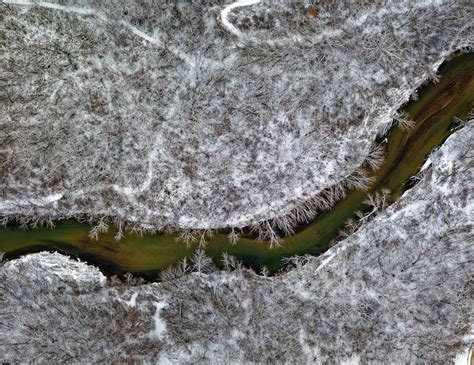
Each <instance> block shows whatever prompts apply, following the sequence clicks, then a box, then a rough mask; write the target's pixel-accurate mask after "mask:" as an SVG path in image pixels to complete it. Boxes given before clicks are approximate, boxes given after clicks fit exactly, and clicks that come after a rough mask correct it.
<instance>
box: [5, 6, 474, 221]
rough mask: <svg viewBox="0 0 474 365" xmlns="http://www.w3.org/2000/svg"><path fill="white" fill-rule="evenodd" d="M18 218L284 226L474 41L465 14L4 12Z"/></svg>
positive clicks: (9, 163)
mask: <svg viewBox="0 0 474 365" xmlns="http://www.w3.org/2000/svg"><path fill="white" fill-rule="evenodd" d="M0 13H1V14H2V16H1V18H0V19H1V22H2V31H1V38H0V39H1V40H0V47H1V49H2V59H1V60H0V82H1V83H2V95H1V99H0V103H1V104H0V107H1V109H2V110H1V112H0V116H1V117H0V123H1V130H0V141H1V150H0V161H1V164H0V166H1V167H0V169H1V170H0V186H1V191H2V199H1V201H0V213H1V214H3V215H9V216H10V215H40V216H41V215H55V216H57V217H61V216H64V215H76V214H83V213H85V214H88V215H95V216H102V215H107V216H117V217H120V218H121V219H125V220H129V221H135V222H139V223H141V224H146V225H147V227H154V228H162V227H164V226H173V227H180V228H216V227H223V226H243V225H247V224H250V223H254V222H257V221H260V220H265V219H269V218H271V217H274V216H278V215H284V214H285V213H287V212H288V211H289V210H291V209H292V208H294V207H295V206H297V205H298V204H300V203H301V202H302V201H304V200H306V199H308V198H310V197H311V196H313V195H315V194H317V193H318V192H319V191H320V190H321V189H323V188H325V187H327V186H329V185H332V184H334V183H336V182H338V181H339V180H341V179H342V178H344V177H345V176H347V175H348V174H350V172H351V171H352V170H353V169H354V168H355V167H356V166H358V165H359V164H360V163H361V162H362V160H363V159H364V158H365V156H366V155H367V153H368V151H369V149H370V145H371V142H372V140H373V138H374V136H375V134H376V133H377V132H380V131H381V130H383V129H384V128H385V127H386V126H387V124H388V123H390V120H391V116H392V115H393V112H394V111H395V110H396V109H397V108H398V107H399V105H400V104H402V103H403V102H405V101H406V100H407V98H408V97H409V95H410V94H411V92H412V91H413V89H414V88H415V87H416V86H418V85H419V84H420V83H421V82H422V81H423V80H424V79H426V78H427V77H428V75H430V74H431V72H432V70H433V69H434V68H436V66H437V65H439V63H440V62H441V61H442V60H443V59H444V58H445V57H446V56H447V55H448V54H449V53H451V52H452V51H453V49H455V48H458V47H460V46H462V45H466V44H467V43H466V42H467V41H466V40H467V39H468V38H469V37H471V39H472V32H470V28H468V27H467V25H468V24H469V21H470V19H471V17H470V15H472V6H471V5H469V4H467V3H463V2H456V3H454V2H446V3H444V2H442V1H436V2H429V1H424V2H412V1H404V2H398V1H397V2H393V3H388V4H386V3H384V4H383V5H366V6H359V5H355V4H351V5H350V6H349V5H345V4H343V2H337V4H334V5H323V4H321V5H318V16H317V17H314V16H310V15H309V13H308V12H307V10H306V7H305V4H303V3H299V2H294V1H286V0H280V1H260V2H259V1H249V0H248V1H238V2H235V3H233V2H220V1H213V2H194V1H193V2H191V1H190V2H186V1H182V2H177V3H176V4H170V3H169V2H158V3H157V2H147V1H140V2H138V1H131V0H121V1H115V2H114V3H113V4H112V3H110V2H102V1H95V0H85V1H72V0H69V1H61V2H36V1H23V0H21V1H20V0H4V1H3V2H2V3H0Z"/></svg>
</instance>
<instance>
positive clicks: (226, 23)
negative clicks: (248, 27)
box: [221, 0, 261, 36]
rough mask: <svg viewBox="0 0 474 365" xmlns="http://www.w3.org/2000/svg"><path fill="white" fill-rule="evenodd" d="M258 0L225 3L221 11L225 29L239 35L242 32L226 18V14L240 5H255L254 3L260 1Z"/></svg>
mask: <svg viewBox="0 0 474 365" xmlns="http://www.w3.org/2000/svg"><path fill="white" fill-rule="evenodd" d="M260 1H261V0H239V1H236V2H235V3H232V4H229V5H227V6H226V7H224V9H222V11H221V21H222V24H224V26H225V27H226V28H227V30H228V31H229V32H231V33H233V34H235V35H237V36H240V35H241V34H242V33H241V32H240V30H238V29H237V28H236V27H235V26H234V25H233V24H232V23H231V22H229V20H228V19H227V16H228V15H229V13H230V12H231V11H232V10H234V9H236V8H239V7H242V6H250V5H255V4H258V3H260Z"/></svg>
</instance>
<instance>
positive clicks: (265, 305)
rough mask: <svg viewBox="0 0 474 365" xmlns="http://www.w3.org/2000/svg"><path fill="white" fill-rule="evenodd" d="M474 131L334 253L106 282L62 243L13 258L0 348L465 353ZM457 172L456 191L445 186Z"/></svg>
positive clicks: (58, 355)
mask: <svg viewBox="0 0 474 365" xmlns="http://www.w3.org/2000/svg"><path fill="white" fill-rule="evenodd" d="M473 136H474V120H473V121H471V122H469V123H467V125H466V126H465V127H464V128H463V129H462V130H459V131H457V132H454V133H453V134H452V135H451V136H450V137H449V138H448V139H447V141H446V142H445V144H444V145H443V146H441V148H440V149H438V150H437V151H436V152H435V153H433V154H432V155H431V157H430V159H431V162H432V164H431V167H430V173H426V174H424V176H422V177H421V179H420V181H419V182H418V183H417V184H416V185H415V186H414V187H413V188H412V189H410V190H408V191H407V192H406V193H405V194H404V195H403V196H402V197H401V198H400V199H399V200H398V201H397V202H396V203H394V204H393V205H391V206H390V207H388V208H387V209H386V210H384V211H382V212H380V213H379V215H378V216H376V217H375V218H374V219H372V220H370V221H369V222H368V223H365V224H363V225H362V226H361V227H360V228H359V230H358V231H357V232H356V233H354V234H353V235H351V236H349V237H348V238H347V239H345V240H343V241H341V242H339V243H338V244H337V245H336V246H334V247H333V248H331V250H329V251H328V252H327V253H326V254H324V255H323V256H322V257H319V258H311V259H309V260H306V261H307V263H306V264H304V265H299V266H297V267H296V268H295V269H293V270H291V271H289V272H287V273H282V274H280V275H277V276H274V277H265V278H264V277H259V276H257V275H256V274H255V273H252V272H250V271H246V270H243V269H237V270H236V271H232V272H214V273H210V274H207V275H184V276H182V277H179V278H176V279H172V280H170V281H165V282H162V283H153V284H144V285H139V286H136V285H135V286H133V287H127V286H126V285H125V284H122V285H118V286H108V284H107V283H106V282H105V281H104V280H100V277H101V274H100V275H99V274H98V270H97V269H96V268H94V267H93V266H88V265H85V264H84V263H81V262H76V261H74V260H71V259H69V258H67V257H66V256H63V255H59V254H50V253H40V254H34V255H29V256H26V257H22V258H20V259H17V260H13V261H8V262H6V263H5V264H4V265H3V266H1V267H0V290H2V295H0V317H1V318H2V321H0V338H3V339H5V340H4V343H3V345H4V346H3V348H2V352H0V360H1V361H4V362H9V363H22V362H24V361H25V359H29V358H35V359H37V361H38V362H45V363H51V362H67V361H71V358H72V359H73V360H76V359H77V360H80V361H82V362H100V363H109V362H114V361H115V362H125V360H127V361H129V362H130V361H135V362H140V363H143V362H145V363H166V364H167V363H229V362H234V363H279V362H284V363H338V364H357V363H379V362H383V363H412V362H416V360H415V359H418V358H419V356H423V361H424V362H426V363H451V362H452V361H454V360H455V361H456V363H457V364H460V365H461V364H467V358H468V350H467V349H468V348H469V346H470V344H471V343H472V334H471V333H470V332H472V330H471V331H470V329H469V326H470V325H471V323H470V318H472V308H471V307H470V306H469V301H470V297H469V292H468V288H469V285H470V282H471V280H472V269H471V268H470V266H469V263H470V261H472V254H473V252H472V247H470V244H471V240H470V238H471V237H470V236H471V232H472V229H471V225H472V216H470V209H471V207H472V204H469V203H468V202H469V201H472V191H471V190H472V189H470V183H471V182H472V175H473V171H472V170H473V167H472V164H470V160H469V155H468V151H470V148H471V141H472V138H473ZM446 179H447V180H449V184H450V186H451V189H450V190H449V191H447V190H446V189H444V187H443V186H441V187H439V186H438V185H437V184H438V182H439V183H442V184H444V183H445V180H446ZM427 202H428V203H427ZM87 277H90V278H92V279H91V280H90V283H91V284H92V285H91V284H88V280H86V278H87ZM94 278H95V279H94ZM48 281H49V282H48ZM77 283H80V284H79V285H77ZM94 283H96V284H97V283H102V284H101V285H96V284H94ZM72 288H74V290H73V289H72ZM78 293H79V294H78ZM121 298H127V300H123V299H121ZM138 298H140V299H139V302H138ZM164 308H166V315H163V314H164V313H163V309H164ZM466 330H467V331H468V334H467V335H466ZM36 331H37V332H36ZM38 333H40V335H39V336H38ZM99 334H100V336H99ZM249 339H250V340H249ZM157 340H158V341H160V342H159V344H157V343H156V341H157ZM104 349H106V350H104ZM122 353H126V355H127V358H126V359H123V358H120V359H117V356H118V355H117V354H122ZM68 359H69V360H68Z"/></svg>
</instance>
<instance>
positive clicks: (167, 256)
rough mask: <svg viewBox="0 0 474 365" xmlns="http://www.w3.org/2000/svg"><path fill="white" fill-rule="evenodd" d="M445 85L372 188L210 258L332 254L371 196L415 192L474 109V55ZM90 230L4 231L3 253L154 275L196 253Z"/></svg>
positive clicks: (399, 140)
mask: <svg viewBox="0 0 474 365" xmlns="http://www.w3.org/2000/svg"><path fill="white" fill-rule="evenodd" d="M439 73H440V74H441V79H440V82H439V83H437V84H430V85H427V86H424V87H423V88H422V89H421V90H420V91H421V92H420V97H419V99H418V100H417V101H416V102H410V103H408V104H407V105H406V106H405V107H404V108H403V109H404V111H405V112H406V113H407V114H408V115H409V116H410V117H411V119H413V120H414V121H415V122H416V124H415V127H414V128H412V129H410V130H408V131H403V130H401V129H399V128H396V127H394V128H392V130H391V131H390V132H389V133H388V135H387V136H386V137H387V143H386V145H385V150H386V155H385V160H384V163H383V164H382V166H381V167H380V168H379V169H378V170H377V171H376V172H375V173H371V176H372V177H373V178H374V182H373V183H372V184H371V186H370V188H369V189H368V191H361V190H351V191H349V192H348V193H347V196H346V197H345V198H344V199H342V200H340V201H339V202H338V203H336V204H335V206H334V207H333V208H331V209H330V210H329V211H327V212H323V213H322V214H320V215H319V216H318V217H317V218H316V219H315V220H314V221H313V222H311V223H310V224H308V225H307V226H305V227H302V228H301V229H300V230H299V231H298V232H297V233H296V234H294V235H293V236H290V237H286V238H284V243H283V244H282V246H281V247H279V248H274V249H269V248H268V244H267V243H265V242H260V241H256V240H255V239H253V238H251V237H242V238H241V239H240V241H239V243H238V244H237V245H235V246H231V245H230V244H229V243H228V240H227V235H226V234H224V233H217V234H215V235H214V236H213V238H211V239H209V243H208V244H207V247H206V253H207V254H208V255H209V256H211V257H212V258H213V259H214V261H215V263H217V264H218V263H219V262H220V260H221V256H222V253H224V252H227V253H228V254H230V255H233V256H235V257H236V258H237V259H239V260H240V261H242V262H243V263H244V265H245V266H248V267H252V268H254V269H257V270H259V269H261V268H262V267H263V266H266V267H267V268H268V269H269V270H270V272H275V271H277V270H279V269H280V268H282V267H283V265H284V264H283V261H282V259H283V258H285V257H290V256H293V255H303V254H312V255H318V254H321V253H322V252H324V251H325V250H327V249H328V248H329V247H330V245H331V244H332V243H333V242H334V241H335V240H336V239H337V238H338V236H339V232H340V231H341V230H342V229H343V228H344V225H345V223H346V222H347V220H348V219H350V218H354V217H355V212H356V211H357V210H364V209H366V205H365V204H364V200H365V199H366V198H367V195H368V194H373V193H374V192H377V191H380V190H382V189H389V190H390V191H391V195H390V196H389V198H388V201H389V203H392V202H394V201H395V200H396V199H397V198H398V197H399V196H400V195H401V194H402V193H403V192H404V191H405V190H406V189H408V188H409V187H410V178H411V177H412V176H414V175H416V174H417V172H418V171H419V170H420V168H421V166H422V165H423V163H424V161H425V159H426V157H427V156H428V155H429V154H430V152H431V151H432V150H433V148H435V147H437V146H439V145H440V144H442V143H443V141H444V140H445V139H446V138H447V137H448V136H449V135H450V133H451V132H452V130H453V127H454V124H453V119H454V118H455V117H458V118H461V119H464V118H466V117H467V115H468V113H469V110H470V109H471V108H472V106H473V105H474V54H473V53H470V54H462V55H459V56H456V57H454V58H453V59H451V60H450V61H448V62H445V63H444V64H443V65H442V66H441V68H440V70H439ZM89 229H90V226H89V225H87V224H83V223H78V222H76V221H63V222H60V223H58V224H57V226H56V228H54V229H53V230H50V229H47V228H37V229H32V230H22V229H20V228H17V227H13V226H12V227H6V228H1V229H0V252H5V253H6V258H14V257H17V256H19V255H22V254H26V253H31V252H37V251H42V250H55V251H59V252H62V253H66V254H70V255H72V256H78V257H80V258H82V259H85V260H86V261H89V262H91V263H94V264H96V265H98V266H99V267H101V268H102V269H103V270H104V271H106V272H109V273H124V272H132V273H135V274H140V275H142V276H145V277H149V278H153V277H155V276H156V274H157V273H158V272H159V271H160V270H162V269H163V268H166V267H168V266H170V265H172V264H175V263H176V262H177V261H178V260H181V259H182V258H184V257H185V256H191V255H192V253H193V251H194V250H195V249H196V248H197V246H196V245H194V246H191V247H186V246H185V245H184V244H182V243H177V242H176V235H147V236H144V237H137V236H134V235H126V236H125V238H123V239H122V240H120V241H118V242H117V241H115V239H114V238H113V237H114V234H115V232H114V230H113V229H110V230H109V232H108V233H106V234H102V235H100V236H99V239H98V240H91V239H90V238H89V237H88V233H89Z"/></svg>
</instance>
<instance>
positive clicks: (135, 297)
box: [125, 293, 138, 307]
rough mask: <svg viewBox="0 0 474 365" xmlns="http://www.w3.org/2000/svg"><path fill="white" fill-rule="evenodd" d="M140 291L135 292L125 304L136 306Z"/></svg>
mask: <svg viewBox="0 0 474 365" xmlns="http://www.w3.org/2000/svg"><path fill="white" fill-rule="evenodd" d="M137 297H138V293H133V294H132V296H131V297H130V300H129V301H126V302H125V304H126V305H128V306H129V307H135V306H136V305H137Z"/></svg>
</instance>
